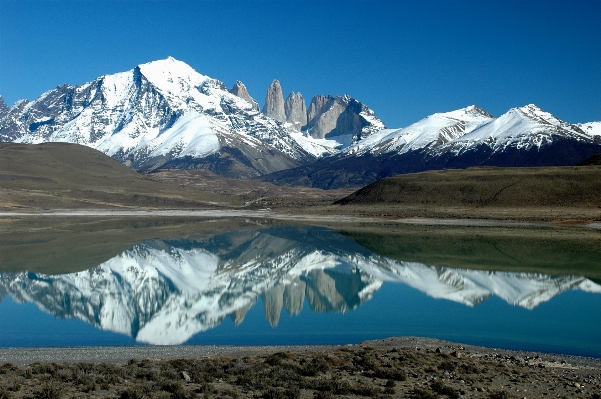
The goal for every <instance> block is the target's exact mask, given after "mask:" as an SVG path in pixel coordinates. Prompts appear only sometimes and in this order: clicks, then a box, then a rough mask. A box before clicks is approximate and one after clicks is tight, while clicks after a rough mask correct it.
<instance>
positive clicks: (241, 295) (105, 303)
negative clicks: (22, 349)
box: [0, 227, 601, 344]
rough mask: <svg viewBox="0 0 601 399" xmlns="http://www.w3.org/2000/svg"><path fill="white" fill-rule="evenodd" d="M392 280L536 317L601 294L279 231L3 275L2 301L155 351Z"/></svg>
mask: <svg viewBox="0 0 601 399" xmlns="http://www.w3.org/2000/svg"><path fill="white" fill-rule="evenodd" d="M384 282H396V283H402V284H405V285H408V286H410V287H412V288H414V289H417V290H419V291H421V292H423V293H425V294H426V295H428V296H430V297H433V298H440V299H446V300H451V301H455V302H458V303H461V304H464V305H466V306H475V305H477V304H479V303H481V302H482V301H484V300H486V299H487V298H489V297H491V296H497V297H499V298H501V299H502V300H503V301H506V302H507V303H509V304H512V305H516V306H520V307H523V308H526V309H533V308H535V307H536V306H538V305H539V304H541V303H543V302H545V301H548V300H550V299H551V298H553V297H554V296H556V295H558V294H559V293H561V292H564V291H567V290H575V289H576V290H584V291H587V292H592V293H601V286H599V285H597V284H596V283H594V282H592V281H591V280H588V279H587V278H585V277H578V276H550V275H545V274H539V273H506V272H489V271H477V270H467V269H451V268H447V267H444V266H436V267H434V266H428V265H425V264H423V263H418V262H406V261H401V260H393V259H391V258H387V257H384V256H380V255H376V254H374V253H372V252H371V251H369V250H367V249H365V248H364V247H362V246H360V245H359V244H357V243H356V242H355V241H353V240H351V239H348V238H346V237H345V236H343V235H341V234H338V233H336V232H333V231H330V230H326V229H322V228H311V227H277V228H264V229H259V230H255V231H246V232H235V233H227V234H221V235H218V236H215V237H213V238H210V239H207V240H203V241H192V240H176V241H168V240H167V241H165V240H147V241H144V242H142V243H140V244H138V245H135V246H134V247H132V248H130V249H128V250H126V251H124V252H123V253H121V254H119V255H117V256H115V257H113V258H111V259H109V260H108V261H106V262H104V263H102V264H100V265H99V266H97V267H95V268H92V269H90V270H86V271H82V272H78V273H70V274H62V275H47V274H41V273H32V272H22V273H2V274H0V293H2V294H3V295H6V294H8V295H10V296H11V297H12V298H13V299H14V300H15V301H17V302H32V303H35V304H36V305H37V306H38V307H39V308H41V309H43V310H44V311H46V312H49V313H51V314H53V315H55V316H57V317H61V318H77V319H81V320H83V321H86V322H88V323H90V324H92V325H95V326H97V327H99V328H101V329H104V330H110V331H114V332H119V333H122V334H126V335H131V336H133V337H135V338H136V340H137V341H140V342H147V343H152V344H180V343H183V342H186V341H187V340H188V339H189V338H191V337H192V336H194V335H195V334H197V333H199V332H202V331H206V330H208V329H211V328H214V327H216V326H218V325H220V324H221V323H222V321H223V320H224V319H225V318H226V317H230V318H231V319H232V320H233V321H234V322H235V323H236V324H239V323H242V322H243V320H244V317H245V314H246V312H247V311H248V310H249V309H251V308H252V307H253V306H254V305H255V304H256V302H257V301H258V300H259V298H261V301H262V303H263V308H264V312H265V317H266V318H267V320H268V321H269V323H270V324H271V325H272V326H274V327H275V326H277V325H278V322H279V320H280V316H281V312H282V310H283V309H285V310H286V311H287V312H288V313H289V314H291V315H295V314H298V313H300V312H301V311H302V309H303V307H304V305H305V304H308V305H309V307H310V308H311V309H312V310H313V311H315V312H330V311H334V312H341V313H344V312H347V311H350V310H352V309H354V308H356V307H358V306H360V305H362V304H363V303H365V302H366V301H368V300H370V299H371V298H372V296H373V295H374V294H375V292H376V291H377V290H378V289H379V288H380V287H381V286H382V285H383V284H384Z"/></svg>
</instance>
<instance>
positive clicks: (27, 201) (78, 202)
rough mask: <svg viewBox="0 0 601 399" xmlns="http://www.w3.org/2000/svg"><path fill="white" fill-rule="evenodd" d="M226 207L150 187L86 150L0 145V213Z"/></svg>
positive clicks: (183, 191) (178, 190) (162, 186)
mask: <svg viewBox="0 0 601 399" xmlns="http://www.w3.org/2000/svg"><path fill="white" fill-rule="evenodd" d="M230 201H231V199H230V198H227V199H225V198H224V197H222V196H218V195H216V194H214V193H208V192H206V191H205V190H200V189H193V188H184V187H180V186H178V185H174V184H169V183H158V182H154V181H151V180H149V179H146V178H145V177H144V176H143V175H140V174H139V173H137V172H136V171H135V170H133V169H130V168H128V167H126V166H125V165H122V164H121V163H119V162H118V161H116V160H114V159H112V158H110V157H108V156H106V155H104V154H103V153H101V152H99V151H96V150H94V149H92V148H89V147H85V146H81V145H77V144H68V143H45V144H36V145H30V144H15V143H0V208H4V209H18V208H33V209H36V208H99V207H167V208H188V207H189V208H193V207H206V206H208V205H211V204H215V203H223V204H226V203H228V202H230Z"/></svg>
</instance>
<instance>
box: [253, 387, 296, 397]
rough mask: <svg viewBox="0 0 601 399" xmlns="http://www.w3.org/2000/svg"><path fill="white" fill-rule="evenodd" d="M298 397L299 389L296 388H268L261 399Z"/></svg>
mask: <svg viewBox="0 0 601 399" xmlns="http://www.w3.org/2000/svg"><path fill="white" fill-rule="evenodd" d="M299 396H300V389H298V388H294V387H293V388H287V389H283V388H269V389H268V390H267V391H265V392H263V394H262V395H261V398H263V399H298V397H299Z"/></svg>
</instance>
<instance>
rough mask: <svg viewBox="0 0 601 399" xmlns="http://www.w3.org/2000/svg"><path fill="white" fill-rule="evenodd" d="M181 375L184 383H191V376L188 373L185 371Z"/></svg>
mask: <svg viewBox="0 0 601 399" xmlns="http://www.w3.org/2000/svg"><path fill="white" fill-rule="evenodd" d="M181 375H182V378H183V379H184V381H186V382H190V376H189V375H188V373H186V372H185V371H182V372H181Z"/></svg>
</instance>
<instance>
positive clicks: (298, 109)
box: [284, 91, 307, 131]
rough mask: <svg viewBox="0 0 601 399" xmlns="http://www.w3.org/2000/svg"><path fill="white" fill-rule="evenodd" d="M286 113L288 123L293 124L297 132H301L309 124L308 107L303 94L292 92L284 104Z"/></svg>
mask: <svg viewBox="0 0 601 399" xmlns="http://www.w3.org/2000/svg"><path fill="white" fill-rule="evenodd" d="M284 111H285V113H286V122H289V123H291V124H292V125H293V126H294V128H295V129H296V130H298V131H300V130H301V128H302V127H303V126H305V125H306V124H307V106H306V105H305V99H304V98H303V95H302V94H300V93H296V94H294V92H293V91H292V92H290V95H289V96H288V98H286V102H285V103H284Z"/></svg>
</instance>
